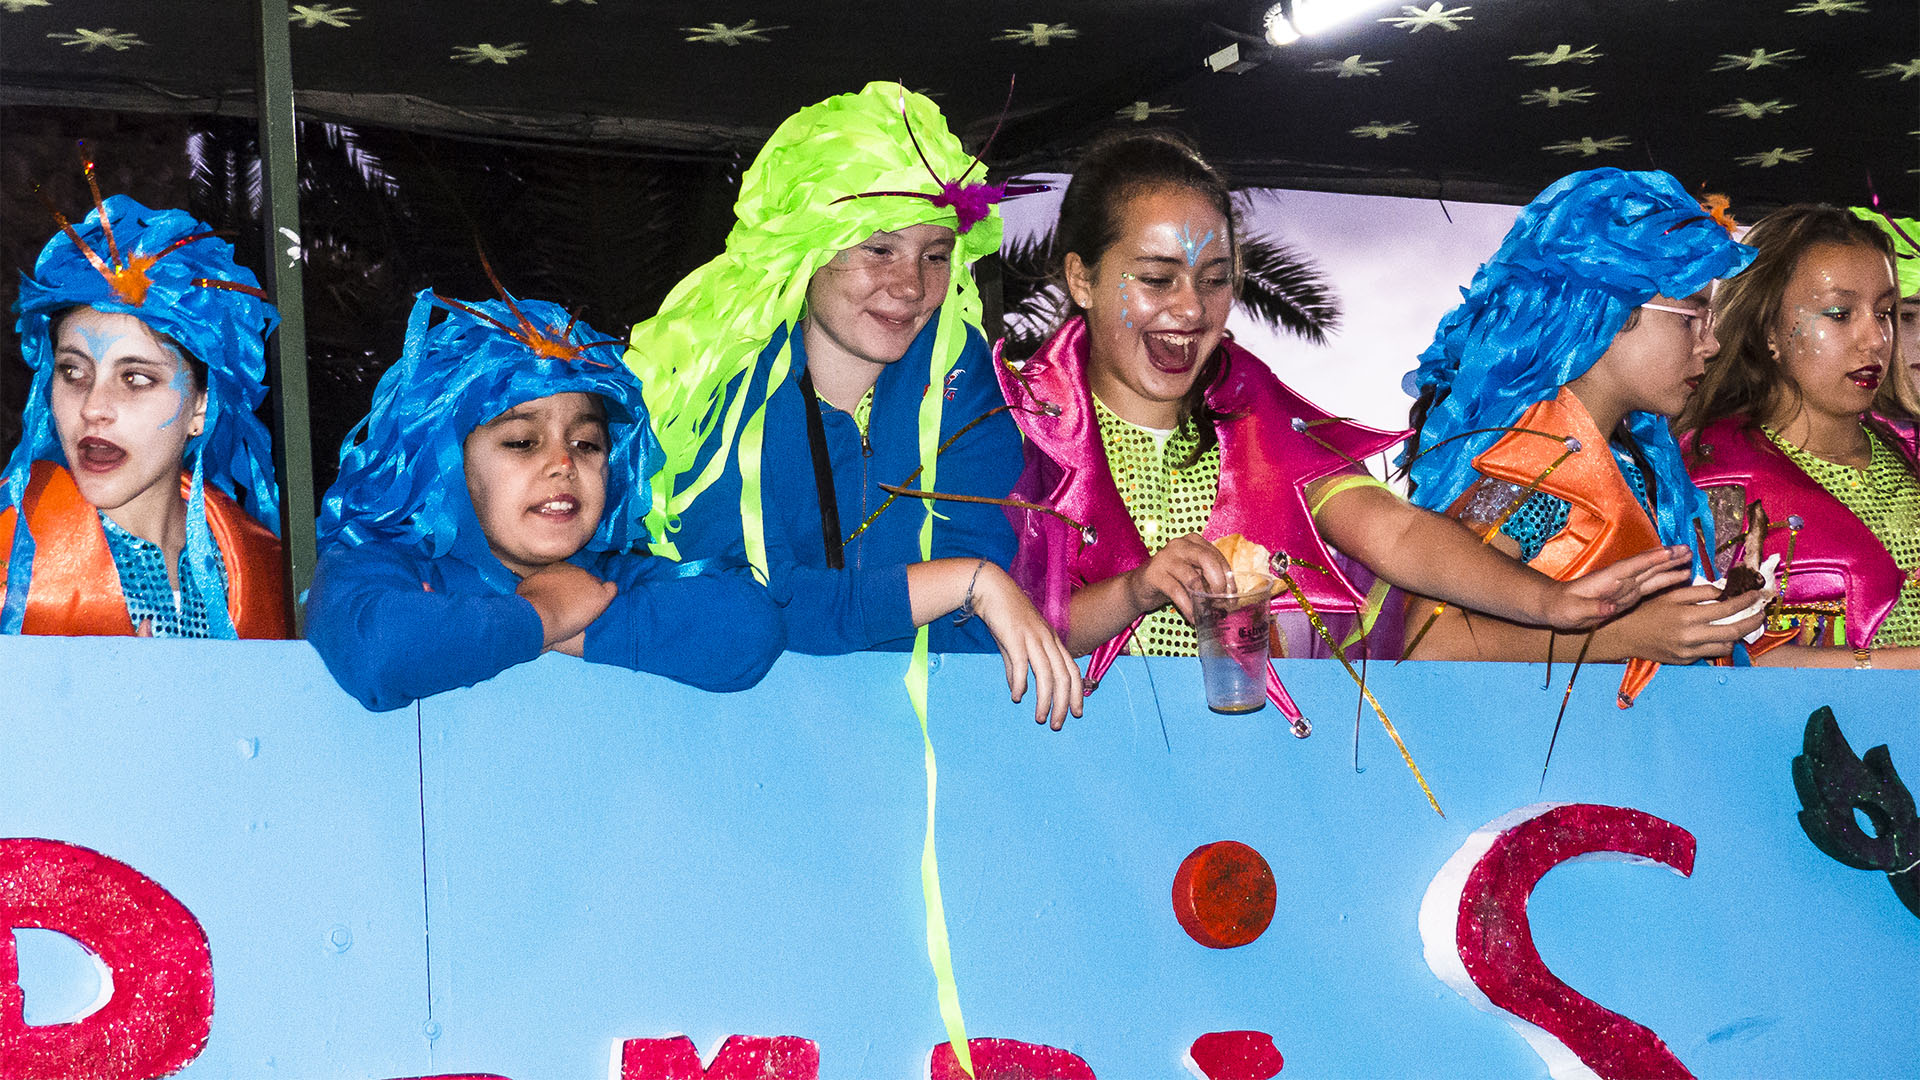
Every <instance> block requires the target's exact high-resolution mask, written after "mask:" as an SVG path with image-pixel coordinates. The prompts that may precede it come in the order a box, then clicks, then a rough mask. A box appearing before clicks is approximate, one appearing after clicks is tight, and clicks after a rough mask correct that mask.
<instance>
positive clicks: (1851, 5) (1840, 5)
mask: <svg viewBox="0 0 1920 1080" xmlns="http://www.w3.org/2000/svg"><path fill="white" fill-rule="evenodd" d="M1866 10H1867V5H1866V4H1865V3H1863V2H1862V0H1808V2H1807V3H1804V4H1799V5H1796V6H1794V7H1790V8H1788V9H1787V14H1789V15H1838V14H1840V13H1841V12H1843V11H1857V12H1860V13H1862V14H1864V13H1865V12H1866Z"/></svg>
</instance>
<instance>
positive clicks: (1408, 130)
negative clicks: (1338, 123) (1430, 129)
mask: <svg viewBox="0 0 1920 1080" xmlns="http://www.w3.org/2000/svg"><path fill="white" fill-rule="evenodd" d="M1419 129H1420V125H1419V124H1416V123H1414V122H1413V121H1411V120H1402V121H1400V122H1399V123H1397V124H1383V123H1381V122H1380V121H1378V120H1374V121H1371V122H1369V123H1365V124H1361V125H1360V126H1359V127H1357V128H1348V129H1347V134H1349V135H1352V136H1353V137H1354V138H1356V139H1391V138H1393V137H1394V136H1395V135H1411V134H1413V133H1414V132H1415V131H1418V130H1419Z"/></svg>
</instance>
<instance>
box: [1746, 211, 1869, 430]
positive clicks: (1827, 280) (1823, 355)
mask: <svg viewBox="0 0 1920 1080" xmlns="http://www.w3.org/2000/svg"><path fill="white" fill-rule="evenodd" d="M1894 293H1895V290H1894V284H1893V271H1892V269H1891V268H1890V267H1889V266H1888V265H1887V259H1886V256H1884V255H1882V254H1881V253H1880V252H1878V251H1876V250H1874V249H1873V248H1870V247H1866V246H1863V245H1857V244H1855V245H1842V244H1832V243H1822V244H1815V245H1813V246H1811V247H1809V248H1808V249H1807V250H1806V253H1805V254H1804V255H1802V256H1801V257H1800V262H1799V265H1797V266H1795V267H1794V271H1793V276H1792V277H1791V278H1789V279H1788V280H1787V286H1786V289H1785V290H1784V291H1783V292H1782V294H1781V303H1780V315H1779V317H1778V318H1777V319H1776V320H1775V323H1774V326H1773V328H1772V330H1771V332H1770V333H1769V334H1768V336H1767V339H1768V345H1769V346H1770V347H1771V349H1772V351H1773V353H1774V355H1775V356H1776V357H1777V358H1778V359H1779V362H1780V365H1781V368H1782V370H1783V371H1784V372H1785V374H1786V375H1787V377H1788V378H1789V379H1791V380H1792V382H1793V385H1794V386H1795V388H1797V389H1798V390H1799V392H1800V398H1801V403H1802V406H1803V407H1804V408H1806V409H1809V410H1811V411H1813V412H1815V413H1818V414H1821V415H1823V416H1826V417H1830V418H1841V417H1853V416H1858V415H1859V414H1861V413H1863V412H1865V411H1866V410H1867V409H1868V408H1869V407H1871V406H1872V404H1873V398H1874V394H1875V392H1876V391H1878V390H1879V389H1880V383H1881V381H1882V380H1883V379H1885V378H1886V376H1887V372H1888V366H1889V365H1890V363H1891V362H1892V357H1893V334H1894V323H1893V320H1894V306H1895V305H1894Z"/></svg>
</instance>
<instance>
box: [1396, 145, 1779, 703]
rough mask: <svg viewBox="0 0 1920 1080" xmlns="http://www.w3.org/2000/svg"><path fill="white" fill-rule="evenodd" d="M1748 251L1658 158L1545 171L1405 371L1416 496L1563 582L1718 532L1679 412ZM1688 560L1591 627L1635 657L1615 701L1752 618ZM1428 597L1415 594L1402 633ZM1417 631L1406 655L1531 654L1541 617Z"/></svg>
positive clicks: (1449, 619) (1594, 650)
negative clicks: (1657, 586)
mask: <svg viewBox="0 0 1920 1080" xmlns="http://www.w3.org/2000/svg"><path fill="white" fill-rule="evenodd" d="M1752 259H1753V251H1752V249H1750V248H1748V247H1747V246H1745V245H1744V244H1740V243H1737V242H1735V241H1734V239H1733V237H1732V236H1731V235H1730V234H1729V232H1728V229H1727V227H1726V226H1725V225H1723V224H1722V223H1720V222H1719V221H1718V220H1716V219H1715V218H1714V217H1712V216H1711V215H1710V214H1708V213H1707V212H1706V211H1705V210H1703V209H1702V208H1701V206H1700V204H1699V202H1698V201H1697V200H1696V199H1694V198H1693V197H1692V196H1691V195H1689V194H1688V193H1687V191H1686V189H1685V188H1683V187H1682V186H1681V185H1680V182H1679V181H1678V180H1675V179H1674V178H1673V177H1672V176H1669V175H1668V174H1666V173H1663V172H1623V171H1621V170H1619V169H1594V170H1591V171H1588V172H1580V173H1575V174H1573V175H1571V176H1568V177H1565V178H1563V179H1561V180H1559V181H1558V182H1556V183H1554V184H1553V185H1551V186H1549V187H1548V188H1547V189H1546V190H1545V191H1543V192H1541V193H1540V195H1539V196H1538V197H1536V198H1535V199H1534V200H1533V201H1532V202H1531V203H1529V204H1528V205H1527V206H1526V207H1525V208H1524V209H1522V210H1521V211H1520V216H1519V218H1518V220H1516V221H1515V223H1514V226H1513V229H1512V230H1511V231H1510V232H1508V234H1507V237H1506V240H1505V241H1504V242H1503V243H1502V245H1501V247H1500V250H1499V251H1497V252H1495V253H1494V255H1493V257H1492V258H1490V259H1488V260H1487V262H1486V263H1484V264H1483V265H1482V266H1481V267H1480V270H1479V272H1478V273H1476V274H1475V275H1474V279H1473V283H1472V284H1471V285H1470V286H1469V287H1467V288H1466V289H1464V290H1462V293H1463V296H1464V300H1463V302H1462V303H1461V304H1460V306H1459V307H1457V308H1455V309H1454V310H1453V311H1452V312H1451V313H1449V314H1448V315H1447V316H1446V318H1444V319H1443V320H1441V323H1440V326H1439V329H1438V331H1437V332H1436V334H1435V336H1434V341H1433V344H1432V345H1431V346H1429V347H1428V349H1427V351H1426V352H1425V353H1423V354H1422V355H1421V357H1420V366H1419V368H1418V369H1416V370H1415V371H1414V372H1412V373H1411V374H1410V375H1409V376H1408V380H1409V384H1410V385H1409V386H1408V390H1409V392H1412V393H1415V394H1416V395H1417V396H1418V398H1419V404H1417V405H1416V406H1415V409H1414V423H1415V424H1416V426H1418V428H1419V437H1418V440H1417V443H1416V447H1417V448H1418V452H1417V453H1416V454H1414V455H1412V456H1411V457H1410V459H1409V468H1408V473H1409V475H1410V477H1411V478H1412V481H1413V493H1412V497H1413V500H1414V501H1415V502H1416V503H1419V504H1420V505H1422V506H1425V507H1428V508H1430V509H1435V510H1439V511H1442V512H1451V513H1452V514H1454V516H1456V517H1459V518H1461V519H1462V520H1464V521H1466V522H1467V523H1468V524H1470V525H1472V526H1474V527H1476V528H1477V529H1478V530H1479V531H1481V532H1482V533H1483V534H1485V533H1491V534H1493V535H1492V537H1491V540H1490V542H1491V543H1493V544H1494V545H1495V546H1496V547H1499V548H1500V549H1501V550H1503V551H1506V552H1507V553H1508V554H1511V555H1513V556H1514V557H1516V558H1519V559H1521V560H1524V561H1526V562H1527V563H1528V565H1530V566H1533V567H1534V568H1535V569H1538V570H1540V571H1541V572H1543V573H1546V574H1548V575H1549V576H1552V577H1554V578H1557V579H1560V580H1566V579H1567V578H1569V577H1572V576H1576V575H1578V574H1580V573H1583V572H1585V570H1587V569H1590V568H1591V567H1593V566H1597V565H1604V564H1605V563H1607V562H1610V561H1612V560H1615V559H1619V558H1624V557H1627V556H1631V555H1634V554H1637V553H1639V552H1641V551H1646V550H1650V549H1653V548H1655V547H1659V546H1661V545H1666V546H1668V547H1676V546H1685V547H1689V548H1695V547H1698V546H1703V545H1704V546H1709V547H1710V545H1711V543H1712V516H1711V514H1710V513H1709V512H1708V508H1707V504H1706V498H1705V496H1704V495H1702V494H1701V492H1700V491H1699V489H1697V488H1696V487H1694V486H1693V484H1692V482H1691V481H1689V480H1688V478H1687V473H1686V468H1685V464H1684V463H1683V462H1682V460H1681V457H1680V451H1679V448H1678V446H1677V444H1676V443H1675V441H1674V437H1673V433H1672V430H1671V428H1670V426H1669V425H1670V421H1671V418H1672V417H1675V416H1677V415H1679V413H1680V411H1681V410H1682V409H1683V408H1684V407H1685V405H1686V403H1687V400H1688V398H1689V397H1690V396H1691V395H1692V393H1693V390H1694V388H1695V387H1696V386H1697V385H1698V384H1699V382H1700V379H1701V376H1702V375H1703V374H1704V373H1705V370H1706V367H1705V365H1706V361H1707V359H1708V358H1709V357H1711V356H1712V355H1713V354H1714V353H1715V352H1717V351H1718V349H1719V344H1718V342H1717V341H1716V340H1715V339H1714V337H1713V328H1712V312H1711V309H1710V307H1709V306H1708V303H1707V301H1708V292H1707V290H1708V288H1709V286H1710V285H1711V284H1712V282H1713V280H1714V279H1715V278H1719V277H1728V276H1731V275H1733V274H1735V273H1738V272H1739V271H1740V270H1742V269H1744V268H1745V267H1746V265H1747V264H1748V263H1749V262H1751V261H1752ZM1701 554H1704V553H1701ZM1700 569H1702V570H1703V571H1706V576H1708V577H1711V576H1712V567H1711V566H1705V565H1703V566H1701V567H1700ZM1689 576H1690V575H1689V574H1688V572H1687V571H1685V570H1675V571H1672V572H1671V573H1670V574H1669V575H1668V577H1669V579H1670V580H1668V581H1666V582H1665V586H1668V587H1667V588H1666V591H1665V592H1662V593H1661V594H1660V595H1657V596H1653V597H1651V598H1649V599H1648V600H1645V601H1643V602H1642V603H1641V604H1640V605H1639V606H1638V607H1636V608H1634V609H1633V610H1632V611H1629V612H1627V613H1625V614H1622V615H1620V616H1618V617H1616V618H1615V619H1613V620H1612V621H1611V622H1609V623H1607V624H1605V625H1603V626H1602V627H1601V628H1600V629H1599V630H1597V631H1596V632H1595V635H1594V638H1593V641H1592V644H1591V648H1590V651H1589V653H1588V654H1587V659H1588V660H1614V661H1620V660H1629V659H1637V660H1639V661H1641V664H1640V668H1641V670H1640V671H1638V672H1636V671H1629V673H1628V676H1627V682H1626V683H1623V685H1622V690H1621V704H1622V706H1623V707H1624V706H1625V705H1627V704H1630V703H1631V701H1632V697H1633V695H1634V694H1635V693H1637V692H1638V690H1639V688H1640V686H1642V685H1644V684H1645V681H1646V679H1648V678H1650V677H1651V675H1652V670H1653V665H1652V663H1650V662H1653V661H1657V662H1667V663H1688V662H1692V661H1694V660H1697V659H1701V658H1704V657H1713V656H1726V655H1727V654H1728V653H1729V652H1730V651H1731V650H1732V649H1733V647H1734V644H1735V643H1736V642H1737V641H1738V640H1739V639H1740V638H1741V637H1742V636H1743V635H1745V634H1746V633H1748V632H1750V631H1752V630H1753V629H1754V628H1755V627H1756V626H1757V625H1758V621H1759V618H1760V615H1759V613H1758V608H1757V607H1756V606H1754V605H1753V603H1752V601H1753V599H1754V597H1753V596H1751V595H1749V596H1745V597H1738V598H1735V597H1730V598H1728V599H1726V600H1724V601H1722V600H1719V597H1720V591H1719V590H1718V589H1716V588H1714V587H1712V586H1698V587H1693V588H1685V587H1679V588H1673V587H1670V586H1682V585H1684V583H1685V581H1686V579H1687V578H1688V577H1689ZM1705 601H1714V602H1711V603H1706V602H1705ZM1431 610H1432V606H1431V605H1430V604H1428V605H1425V606H1423V605H1421V604H1418V603H1416V604H1414V605H1413V606H1412V607H1411V608H1410V610H1409V616H1410V617H1409V619H1408V623H1407V632H1408V635H1409V639H1410V640H1411V639H1413V638H1415V637H1417V636H1418V635H1420V634H1421V633H1423V632H1424V631H1425V630H1426V622H1427V620H1426V618H1425V616H1426V614H1427V612H1428V611H1431ZM1743 613H1744V614H1743ZM1733 616H1737V617H1733ZM1730 617H1732V618H1730ZM1424 640H1425V644H1424V647H1421V648H1419V649H1418V650H1417V652H1416V653H1410V654H1409V655H1410V656H1412V655H1418V656H1419V657H1421V658H1425V659H1486V660H1533V659H1538V658H1541V657H1544V656H1545V655H1546V654H1547V648H1548V631H1546V630H1544V629H1538V628H1533V627H1522V626H1516V625H1514V624H1511V623H1503V622H1501V621H1499V620H1496V619H1491V618H1484V617H1483V618H1476V619H1475V620H1474V624H1473V625H1472V626H1469V625H1468V624H1467V622H1466V620H1465V619H1464V618H1463V617H1462V616H1460V615H1459V614H1457V613H1454V612H1449V613H1447V614H1446V615H1444V616H1442V617H1441V618H1440V619H1439V620H1437V621H1434V622H1433V624H1432V628H1431V633H1429V634H1428V635H1427V637H1426V638H1425V639H1424Z"/></svg>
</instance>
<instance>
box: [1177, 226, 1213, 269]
mask: <svg viewBox="0 0 1920 1080" xmlns="http://www.w3.org/2000/svg"><path fill="white" fill-rule="evenodd" d="M1211 243H1213V230H1212V229H1208V230H1207V235H1205V236H1203V237H1201V238H1200V242H1199V243H1195V242H1194V240H1193V230H1192V229H1190V228H1189V227H1188V226H1187V224H1186V223H1184V222H1183V223H1181V225H1180V250H1181V251H1184V252H1186V254H1187V265H1188V266H1189V267H1191V266H1193V265H1194V264H1196V263H1198V262H1199V261H1200V253H1201V252H1202V251H1205V250H1207V245H1208V244H1211Z"/></svg>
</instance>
